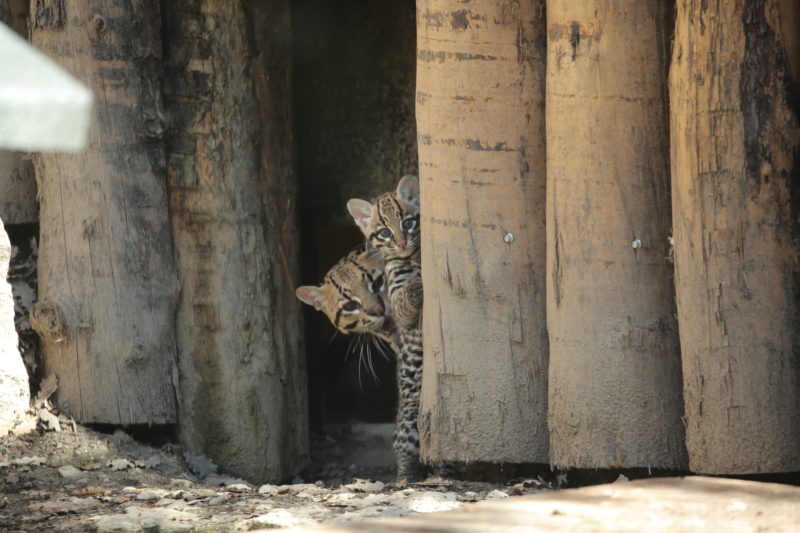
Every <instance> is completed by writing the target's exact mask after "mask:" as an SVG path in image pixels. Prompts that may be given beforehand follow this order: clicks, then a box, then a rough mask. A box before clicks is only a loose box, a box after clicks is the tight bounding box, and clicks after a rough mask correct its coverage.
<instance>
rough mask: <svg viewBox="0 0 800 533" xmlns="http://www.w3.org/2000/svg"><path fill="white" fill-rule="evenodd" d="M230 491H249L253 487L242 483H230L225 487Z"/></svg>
mask: <svg viewBox="0 0 800 533" xmlns="http://www.w3.org/2000/svg"><path fill="white" fill-rule="evenodd" d="M225 488H226V489H228V490H229V491H231V492H250V491H251V490H253V487H251V486H249V485H246V484H244V483H231V484H230V485H227V486H226V487H225Z"/></svg>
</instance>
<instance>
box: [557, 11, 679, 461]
mask: <svg viewBox="0 0 800 533" xmlns="http://www.w3.org/2000/svg"><path fill="white" fill-rule="evenodd" d="M671 15H672V9H671V5H670V2H667V1H665V0H647V1H642V2H632V1H631V2H615V1H611V0H594V1H590V2H586V1H582V0H576V1H569V2H550V3H548V6H547V26H548V36H549V39H550V42H549V46H548V57H547V65H548V67H547V188H548V194H547V246H548V248H547V257H548V264H547V267H548V268H547V303H548V305H547V324H548V329H549V331H550V383H549V387H550V389H549V390H550V398H549V400H550V403H549V406H550V412H549V419H548V421H549V428H550V432H551V435H550V446H551V454H550V457H551V461H552V463H553V464H555V465H557V466H564V467H580V468H613V467H623V468H625V467H660V468H683V467H685V466H686V452H685V449H684V444H683V440H684V434H683V426H682V423H681V415H682V414H683V405H682V398H681V374H680V353H679V347H678V344H679V342H678V330H677V323H676V320H675V318H674V314H675V300H674V289H673V283H672V279H671V278H672V272H673V267H672V263H671V262H670V259H669V257H668V255H669V235H670V200H669V155H668V154H669V148H668V144H667V143H668V139H669V135H668V129H667V113H668V109H667V94H666V74H667V65H668V57H669V56H668V51H667V50H668V38H669V35H670V31H671V22H672V17H671Z"/></svg>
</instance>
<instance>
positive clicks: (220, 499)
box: [208, 494, 231, 505]
mask: <svg viewBox="0 0 800 533" xmlns="http://www.w3.org/2000/svg"><path fill="white" fill-rule="evenodd" d="M230 499H231V496H230V494H217V495H216V496H214V497H213V498H211V499H209V500H208V504H209V505H222V504H223V503H227V502H228V501H229V500H230Z"/></svg>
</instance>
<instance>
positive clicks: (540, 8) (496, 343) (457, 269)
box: [417, 0, 548, 463]
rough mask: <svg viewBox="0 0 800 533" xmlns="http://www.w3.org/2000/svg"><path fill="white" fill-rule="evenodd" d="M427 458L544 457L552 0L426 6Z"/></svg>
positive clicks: (422, 123)
mask: <svg viewBox="0 0 800 533" xmlns="http://www.w3.org/2000/svg"><path fill="white" fill-rule="evenodd" d="M417 24H418V29H417V39H418V52H417V53H418V56H417V90H418V92H417V126H418V141H419V161H420V181H421V198H422V206H421V216H422V222H421V223H422V228H423V233H424V236H423V239H422V269H423V279H424V283H425V308H424V319H423V323H424V324H423V328H424V338H425V367H424V376H423V383H422V399H421V413H420V422H419V429H420V438H421V446H422V457H423V459H424V460H426V461H433V462H437V461H447V460H459V461H491V462H540V463H542V462H546V461H547V457H548V455H547V427H546V412H547V411H546V409H547V407H546V403H547V331H546V327H545V300H544V268H545V241H544V208H545V206H544V199H545V194H544V186H545V162H544V155H545V151H544V75H545V71H544V65H545V63H544V60H545V34H544V30H545V20H544V3H543V2H542V1H538V0H525V1H522V2H514V3H510V4H509V3H507V2H502V1H499V0H479V1H475V2H471V3H469V4H463V3H461V2H455V1H451V0H420V1H418V2H417Z"/></svg>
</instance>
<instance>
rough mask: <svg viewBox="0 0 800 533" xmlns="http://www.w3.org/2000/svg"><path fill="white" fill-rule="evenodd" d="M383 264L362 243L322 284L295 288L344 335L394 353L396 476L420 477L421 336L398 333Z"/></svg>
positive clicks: (416, 332)
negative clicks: (367, 338) (370, 338)
mask: <svg viewBox="0 0 800 533" xmlns="http://www.w3.org/2000/svg"><path fill="white" fill-rule="evenodd" d="M383 271H384V264H383V262H382V261H381V260H380V256H379V255H378V254H377V253H375V250H369V251H368V250H367V246H362V247H360V248H358V249H356V250H354V251H353V252H351V253H350V254H348V255H347V256H346V257H344V258H343V259H341V260H340V261H339V262H338V263H336V265H334V266H333V267H332V268H331V269H330V270H329V271H328V273H327V274H326V275H325V277H324V279H323V282H322V284H321V285H320V286H318V287H315V286H303V287H299V288H298V289H297V290H296V291H295V293H296V294H297V297H298V298H299V299H300V300H301V301H303V302H305V303H307V304H309V305H311V306H313V307H314V308H315V309H317V310H319V311H322V312H323V313H325V315H326V316H327V317H328V319H329V320H330V321H331V323H333V325H334V326H335V327H336V328H337V329H338V330H339V331H341V332H342V333H345V334H353V333H356V334H357V333H370V334H373V335H376V336H378V337H380V338H382V339H384V340H386V341H387V342H388V343H389V345H390V346H391V348H392V350H394V352H395V353H396V354H397V384H398V408H397V418H396V423H395V430H394V436H393V439H392V440H393V448H394V452H395V457H396V460H397V477H398V479H408V478H413V477H416V476H417V475H418V473H419V472H420V470H421V468H420V465H419V434H418V432H417V420H418V418H419V386H420V381H421V378H422V375H421V374H422V339H421V336H420V335H419V330H418V329H412V330H408V331H398V329H397V328H396V327H395V323H394V320H393V318H392V309H391V305H389V304H388V299H387V298H386V284H385V283H384V274H383Z"/></svg>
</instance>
